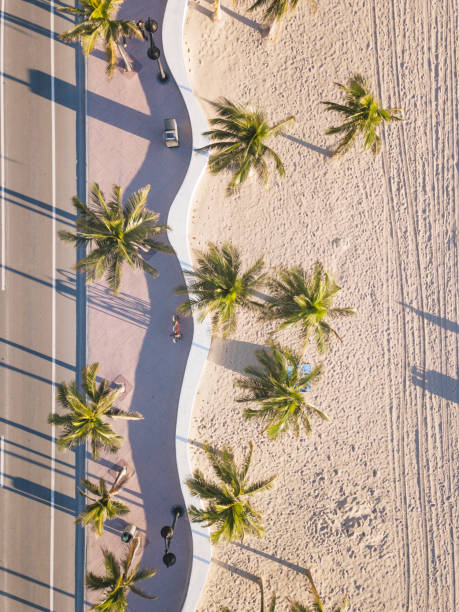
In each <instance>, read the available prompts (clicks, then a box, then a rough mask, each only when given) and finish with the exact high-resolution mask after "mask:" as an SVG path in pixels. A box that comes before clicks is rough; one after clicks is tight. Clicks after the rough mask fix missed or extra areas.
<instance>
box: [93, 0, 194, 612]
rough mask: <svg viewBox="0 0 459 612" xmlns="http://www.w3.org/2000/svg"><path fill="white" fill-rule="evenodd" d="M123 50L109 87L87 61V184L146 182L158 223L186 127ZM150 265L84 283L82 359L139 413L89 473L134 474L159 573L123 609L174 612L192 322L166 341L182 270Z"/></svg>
mask: <svg viewBox="0 0 459 612" xmlns="http://www.w3.org/2000/svg"><path fill="white" fill-rule="evenodd" d="M165 5H166V2H165V1H164V0H160V1H159V2H158V3H155V8H154V10H155V12H154V13H153V14H150V16H151V17H152V18H154V19H156V20H157V21H158V23H159V26H160V27H159V29H158V32H157V34H155V43H156V44H157V45H159V47H160V48H161V49H162V41H161V36H160V30H161V19H162V15H163V12H164V8H165ZM150 6H151V5H150V3H147V2H145V1H142V2H139V3H134V2H133V1H128V2H126V4H125V5H124V6H123V9H122V13H121V15H122V16H123V17H128V18H131V19H132V18H133V19H138V18H143V19H146V18H147V17H148V16H149V10H150V8H149V7H150ZM128 51H129V53H130V55H131V57H132V58H134V59H135V61H136V63H137V70H138V71H137V72H136V74H128V73H125V72H124V71H119V72H117V73H116V75H115V76H114V78H113V79H112V80H111V81H107V79H106V78H105V74H104V71H105V61H104V59H103V56H102V55H95V56H92V57H91V58H90V59H89V64H88V87H87V89H88V104H87V111H88V120H87V123H88V181H89V183H92V182H94V181H98V182H99V183H100V184H101V186H102V188H103V189H104V190H105V191H106V192H107V194H108V193H109V192H110V191H111V188H112V185H113V184H114V183H118V184H120V185H121V186H122V187H123V188H124V189H125V194H126V195H129V194H130V193H131V192H132V191H134V190H136V189H138V188H139V187H142V186H143V185H146V184H150V185H151V192H150V198H149V204H150V207H151V208H152V209H153V210H155V211H157V212H159V213H160V214H161V219H160V222H161V223H166V220H167V213H168V210H169V207H170V205H171V203H172V201H173V199H174V196H175V194H176V192H177V191H178V189H179V187H180V185H181V183H182V181H183V178H184V176H185V173H186V170H187V167H188V163H189V159H190V155H191V130H190V124H189V120H188V115H187V111H186V108H185V105H184V103H183V100H182V97H181V95H180V93H179V90H178V88H177V86H176V84H175V83H174V81H173V79H171V80H170V81H169V82H168V83H167V84H160V83H159V82H158V81H157V79H156V75H157V73H158V70H157V64H156V62H152V61H151V60H150V59H149V58H148V57H147V56H146V51H147V43H144V42H142V41H129V44H128ZM139 67H140V69H139ZM165 117H175V118H176V119H177V122H178V126H179V132H180V140H181V146H180V148H178V149H167V148H166V147H165V146H164V144H163V142H162V125H163V119H164V118H165ZM151 263H152V264H153V265H154V266H155V267H157V268H158V269H159V270H160V276H159V278H157V279H151V278H146V277H145V275H144V274H143V273H141V272H138V273H134V272H131V271H130V270H128V269H125V271H124V278H123V284H122V291H121V293H120V296H119V297H118V298H112V297H111V296H110V295H109V293H108V292H107V290H106V289H105V287H104V285H103V284H96V285H93V286H89V287H88V306H89V313H88V363H92V362H94V361H98V362H100V375H101V376H104V377H105V378H108V379H110V380H112V379H114V378H115V377H116V376H117V375H119V374H121V375H122V376H124V377H125V378H126V379H127V380H128V381H129V382H130V383H131V384H132V385H133V388H132V391H131V392H130V393H129V394H128V395H127V397H126V398H125V399H124V400H123V401H122V402H120V406H121V407H122V408H124V409H128V408H131V409H132V410H138V411H140V412H141V413H143V415H144V417H145V420H144V421H142V422H131V423H130V424H129V425H128V426H126V427H128V430H129V431H128V432H127V429H126V431H125V433H126V442H125V444H124V446H123V448H122V449H121V451H120V453H119V454H118V455H110V456H106V457H104V458H103V459H102V461H100V462H99V464H96V463H94V462H93V461H92V460H90V461H89V462H88V473H89V475H90V476H104V477H105V478H107V479H109V480H111V479H112V478H113V477H114V474H115V471H114V470H113V469H112V467H113V464H117V465H122V464H123V463H127V464H128V465H129V466H133V467H134V468H135V469H136V475H135V476H134V477H133V478H132V479H131V480H130V481H129V483H128V484H127V489H125V491H124V494H123V498H124V500H125V501H126V502H127V503H128V504H129V505H130V507H131V513H130V515H128V517H127V519H128V521H132V522H134V523H135V524H136V525H138V527H139V528H140V529H142V530H144V531H145V534H146V537H147V545H146V548H145V551H144V555H143V561H142V563H143V564H144V565H148V566H152V567H154V568H156V569H158V570H159V571H158V574H157V575H156V576H155V577H154V578H153V579H152V580H149V581H147V582H145V583H144V585H142V587H145V590H146V591H147V592H149V593H152V594H155V595H157V596H158V597H159V598H160V599H158V601H157V602H151V601H148V600H143V599H140V598H139V597H137V596H136V595H131V596H130V598H129V609H130V610H133V611H142V610H153V609H157V610H161V611H162V612H179V610H180V609H181V605H182V603H183V600H184V596H185V594H186V589H187V585H188V578H189V572H190V568H191V530H190V525H189V523H188V522H187V520H186V519H181V520H180V521H179V524H178V526H177V529H176V536H175V537H174V540H173V542H172V546H171V550H172V551H173V552H174V553H175V554H176V555H177V563H176V565H175V566H174V567H172V568H169V569H166V568H165V566H164V565H163V563H162V555H163V541H162V539H161V537H160V529H161V527H162V526H163V525H167V524H170V523H171V514H170V508H171V507H172V506H173V505H174V504H177V503H181V504H183V498H182V494H181V489H180V483H179V479H178V475H177V466H176V459H175V425H176V415H177V404H178V399H179V394H180V387H181V382H182V378H183V372H184V369H185V364H186V360H187V356H188V352H189V349H190V342H191V336H192V322H191V320H190V319H187V320H185V321H184V322H183V325H182V327H183V336H184V339H183V341H182V342H181V343H180V344H173V343H172V342H171V339H170V337H169V333H170V327H171V316H172V313H173V312H174V311H175V308H176V306H177V304H179V303H180V300H179V298H178V297H176V296H174V295H173V289H174V287H176V286H177V285H178V284H181V283H182V282H183V278H182V274H181V271H180V268H179V263H178V261H177V259H176V257H175V256H167V255H163V254H156V255H154V256H153V258H152V259H151ZM123 427H124V425H123ZM120 525H121V523H120V521H118V523H116V522H115V523H114V524H113V525H112V528H110V530H109V531H108V532H107V533H106V534H104V536H103V538H101V539H100V540H99V541H98V540H96V538H95V537H94V535H93V534H92V533H90V532H88V538H87V539H88V567H89V568H90V569H92V570H96V571H99V570H100V571H103V570H102V564H101V562H102V555H101V553H100V546H101V545H103V546H104V547H109V548H110V549H112V550H114V551H115V552H116V553H117V554H118V555H121V554H122V552H123V550H124V549H123V548H122V545H121V543H120V540H119V533H118V532H117V529H118V528H119V527H120ZM89 595H90V596H91V600H93V599H94V598H93V596H92V594H89Z"/></svg>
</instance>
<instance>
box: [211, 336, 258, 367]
mask: <svg viewBox="0 0 459 612" xmlns="http://www.w3.org/2000/svg"><path fill="white" fill-rule="evenodd" d="M266 348H267V345H264V344H253V343H252V342H242V341H241V340H231V339H229V340H222V339H221V338H218V337H215V338H214V339H213V340H212V346H211V348H210V352H209V360H210V361H213V362H214V363H215V364H217V365H220V366H223V367H224V368H225V369H227V370H232V371H233V372H237V373H238V374H244V368H246V367H247V366H248V365H255V364H256V363H257V362H256V358H255V351H257V350H262V349H266Z"/></svg>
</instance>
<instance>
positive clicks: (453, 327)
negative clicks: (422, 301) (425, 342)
mask: <svg viewBox="0 0 459 612" xmlns="http://www.w3.org/2000/svg"><path fill="white" fill-rule="evenodd" d="M399 304H400V305H401V306H403V307H404V308H408V310H411V312H414V313H415V314H417V315H419V316H420V317H422V318H423V319H424V320H425V321H429V323H434V324H435V325H438V326H439V327H441V328H442V329H444V330H445V331H448V332H452V333H454V334H459V324H458V323H456V322H455V321H451V320H450V319H446V318H445V317H439V316H438V315H434V314H430V313H429V312H424V311H423V310H419V309H418V308H415V307H414V306H410V304H405V303H403V302H399Z"/></svg>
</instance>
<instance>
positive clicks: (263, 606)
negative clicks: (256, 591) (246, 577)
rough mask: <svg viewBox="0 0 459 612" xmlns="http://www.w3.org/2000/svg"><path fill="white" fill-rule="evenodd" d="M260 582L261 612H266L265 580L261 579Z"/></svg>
mask: <svg viewBox="0 0 459 612" xmlns="http://www.w3.org/2000/svg"><path fill="white" fill-rule="evenodd" d="M259 580H260V591H261V608H260V610H261V612H265V591H264V589H263V580H262V579H261V578H259Z"/></svg>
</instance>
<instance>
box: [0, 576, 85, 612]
mask: <svg viewBox="0 0 459 612" xmlns="http://www.w3.org/2000/svg"><path fill="white" fill-rule="evenodd" d="M0 572H6V573H7V574H11V575H12V576H16V577H17V578H21V579H22V580H27V581H28V582H33V584H37V585H38V586H40V587H44V588H45V589H49V588H50V586H49V584H48V583H47V582H42V581H41V580H37V579H36V578H32V577H31V576H26V574H21V573H20V572H16V571H14V570H12V569H9V568H8V567H2V566H0ZM53 590H54V591H56V593H61V595H67V597H71V598H72V599H75V595H74V593H69V592H68V591H64V590H63V589H60V588H59V587H57V586H53ZM3 594H4V593H3ZM29 605H32V604H29ZM32 607H33V606H32ZM39 609H41V608H39Z"/></svg>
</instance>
